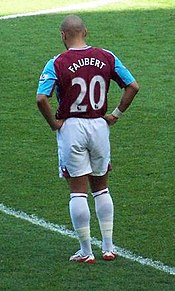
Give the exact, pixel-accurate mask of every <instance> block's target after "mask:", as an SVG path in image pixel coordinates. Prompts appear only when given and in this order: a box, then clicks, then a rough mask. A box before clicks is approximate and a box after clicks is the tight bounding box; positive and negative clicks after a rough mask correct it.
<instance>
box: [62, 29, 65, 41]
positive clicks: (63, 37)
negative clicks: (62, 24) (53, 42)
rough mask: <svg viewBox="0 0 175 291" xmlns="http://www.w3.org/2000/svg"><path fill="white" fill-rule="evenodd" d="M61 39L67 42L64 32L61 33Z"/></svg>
mask: <svg viewBox="0 0 175 291" xmlns="http://www.w3.org/2000/svg"><path fill="white" fill-rule="evenodd" d="M61 38H62V40H63V41H64V40H66V34H65V32H64V31H61Z"/></svg>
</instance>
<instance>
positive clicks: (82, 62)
mask: <svg viewBox="0 0 175 291" xmlns="http://www.w3.org/2000/svg"><path fill="white" fill-rule="evenodd" d="M84 66H94V67H97V68H99V69H100V70H101V69H102V68H103V67H104V66H106V64H105V63H104V62H102V61H100V60H99V59H96V58H83V59H79V60H77V62H76V63H72V65H71V66H69V68H68V69H69V70H70V71H71V72H72V73H75V72H76V71H77V70H78V69H80V68H81V67H84Z"/></svg>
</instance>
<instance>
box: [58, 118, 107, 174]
mask: <svg viewBox="0 0 175 291" xmlns="http://www.w3.org/2000/svg"><path fill="white" fill-rule="evenodd" d="M57 143H58V158H59V176H60V177H63V176H65V177H66V176H71V177H79V176H83V175H86V174H92V175H93V176H103V175H104V174H106V172H107V171H108V165H109V163H110V143H109V126H108V124H107V122H106V121H105V120H104V119H103V118H93V119H91V118H90V119H89V118H68V119H66V120H65V122H64V124H63V126H62V127H61V129H60V130H59V131H58V132H57Z"/></svg>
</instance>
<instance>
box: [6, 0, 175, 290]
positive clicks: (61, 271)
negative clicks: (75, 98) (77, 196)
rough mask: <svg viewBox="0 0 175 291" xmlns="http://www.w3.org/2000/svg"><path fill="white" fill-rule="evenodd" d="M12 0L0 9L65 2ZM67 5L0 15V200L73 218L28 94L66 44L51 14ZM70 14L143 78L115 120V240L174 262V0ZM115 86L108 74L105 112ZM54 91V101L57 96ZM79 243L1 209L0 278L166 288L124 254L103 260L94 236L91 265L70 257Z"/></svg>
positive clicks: (52, 147) (18, 286)
mask: <svg viewBox="0 0 175 291" xmlns="http://www.w3.org/2000/svg"><path fill="white" fill-rule="evenodd" d="M12 2H13V1H4V0H3V1H1V4H0V8H1V9H0V11H1V12H0V15H8V14H9V13H11V14H14V13H17V12H27V11H34V10H36V9H48V8H53V7H54V6H56V5H57V3H58V2H59V5H63V3H61V1H39V0H37V1H30V5H29V4H27V5H25V1H17V0H16V1H15V2H16V5H15V9H14V10H13V9H12ZM26 2H27V1H26ZM41 2H42V3H41ZM51 2H52V5H50V3H51ZM62 2H63V1H62ZM78 2H79V3H80V2H82V1H74V3H78ZM88 2H89V1H88ZM2 4H4V5H2ZM66 4H69V1H67V2H66V1H65V2H64V5H66ZM71 4H73V3H71ZM65 15H66V14H65V13H64V14H55V15H42V16H33V17H32V16H31V17H22V18H16V19H9V20H0V36H1V37H0V68H1V77H0V84H1V86H0V88H1V93H0V100H1V104H0V130H1V139H0V149H1V151H0V160H1V171H0V185H1V187H0V203H3V204H4V205H6V206H9V207H12V208H14V209H16V210H21V211H24V212H26V213H28V214H35V215H37V216H38V217H43V218H44V219H46V220H47V221H50V222H52V223H55V224H58V225H65V226H66V228H68V229H72V225H71V222H70V218H69V211H68V201H69V191H68V187H67V185H66V183H65V182H64V181H63V180H59V179H58V177H57V148H56V140H55V134H54V133H53V132H51V131H50V129H49V127H48V126H47V124H46V123H45V122H44V120H43V118H42V117H41V115H40V113H39V112H38V110H37V107H36V102H35V95H36V88H37V84H38V78H39V75H40V73H41V70H42V68H43V66H44V64H45V62H46V61H47V60H48V59H49V58H51V57H53V56H54V55H57V54H58V53H60V52H62V51H63V50H64V47H63V45H62V44H61V40H60V36H59V33H58V24H59V23H60V21H61V20H62V19H63V17H64V16H65ZM78 15H80V16H81V17H82V18H83V19H84V20H85V22H86V24H87V26H88V30H89V35H88V39H87V42H88V43H89V44H91V45H94V46H99V47H104V48H106V49H110V50H112V51H113V52H114V53H115V54H116V55H118V57H120V58H121V60H122V61H123V63H124V64H125V65H126V66H128V67H129V69H130V70H131V71H132V72H133V74H134V76H135V77H136V79H137V81H138V83H139V85H140V92H139V94H138V96H137V97H136V99H135V101H134V103H133V105H132V106H131V107H130V109H129V110H128V111H127V112H126V114H125V116H124V117H123V118H122V119H121V120H119V122H118V123H117V124H116V125H115V126H113V127H111V150H112V164H113V171H112V172H111V173H110V177H109V180H110V190H111V193H112V196H113V200H114V204H115V224H114V243H115V244H116V245H117V246H120V247H122V248H125V249H126V250H130V251H132V252H134V253H135V254H136V255H138V256H139V255H141V256H143V257H145V258H151V259H153V260H154V261H156V260H157V261H160V262H162V263H164V264H165V265H168V266H172V267H173V266H175V255H174V254H175V248H174V229H175V211H174V210H175V207H174V204H175V203H174V189H175V179H174V177H175V167H174V161H175V142H174V136H175V118H174V108H175V97H174V59H175V49H174V40H173V36H174V31H175V22H174V19H175V3H173V1H171V0H158V1H154V0H152V1H149V0H145V1H141V0H140V1H139V0H133V1H129V0H128V1H119V2H118V3H117V1H116V3H113V4H108V5H107V6H104V7H99V9H93V10H92V11H90V10H88V11H81V12H78ZM120 94H121V91H120V90H119V89H118V88H117V87H116V85H115V84H113V83H112V84H111V88H110V92H109V112H111V110H112V109H114V108H115V106H116V104H117V102H118V100H119V98H120ZM51 103H52V106H53V107H54V108H55V109H56V106H57V104H56V100H55V98H53V100H52V101H51ZM89 194H90V193H89ZM89 203H90V208H91V212H92V218H91V228H92V233H91V235H92V236H93V237H96V238H97V239H98V240H100V239H101V237H100V234H99V229H98V223H97V220H96V218H95V213H94V205H93V199H92V197H91V196H90V195H89ZM77 248H78V242H77V241H76V240H73V239H71V238H69V237H66V236H64V237H63V236H61V235H59V234H57V233H54V232H51V231H48V230H45V229H43V228H40V227H38V226H34V225H32V224H30V223H28V222H26V221H23V220H20V219H17V218H15V217H12V216H8V215H7V214H5V213H2V212H0V290H13V291H21V290H25V291H30V290H31V291H36V290H37V291H40V290H49V291H50V290H51V291H52V290H63V291H64V290H65V291H67V290H88V291H89V290H100V291H101V290H112V291H113V290H114V291H115V290H119V291H120V290H133V291H136V290H139V291H140V290H149V291H150V290H151V291H153V290H154V291H155V290H160V291H161V290H162V291H164V290H167V291H171V290H174V286H175V280H174V276H173V275H170V274H168V273H164V272H162V271H158V270H155V269H154V268H151V267H148V266H143V265H140V264H138V263H135V262H133V261H130V260H127V259H124V258H121V257H119V258H118V259H117V260H116V261H115V262H109V263H106V262H103V261H102V260H101V259H100V250H99V249H98V248H97V247H94V253H95V254H96V257H97V263H96V264H95V265H93V266H89V265H83V264H78V265H77V264H71V263H70V262H69V261H68V258H69V256H70V255H72V254H73V253H74V252H75V251H76V250H77Z"/></svg>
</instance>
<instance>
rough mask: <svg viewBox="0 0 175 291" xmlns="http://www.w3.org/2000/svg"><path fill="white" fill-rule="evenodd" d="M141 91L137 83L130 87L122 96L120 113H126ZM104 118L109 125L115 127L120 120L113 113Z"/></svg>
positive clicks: (119, 107)
mask: <svg viewBox="0 0 175 291" xmlns="http://www.w3.org/2000/svg"><path fill="white" fill-rule="evenodd" d="M138 91H139V86H138V84H137V82H133V83H131V84H130V85H128V86H127V87H126V88H125V89H124V92H123V95H122V96H121V100H120V103H119V105H118V107H117V108H118V109H119V111H120V112H122V113H123V112H125V110H126V109H127V108H128V107H129V106H130V104H131V102H132V101H133V99H134V97H135V95H136V94H137V92H138ZM104 118H105V119H106V121H107V122H108V124H109V125H113V124H114V123H116V121H117V120H118V117H116V116H114V115H113V113H111V114H109V115H105V116H104Z"/></svg>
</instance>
